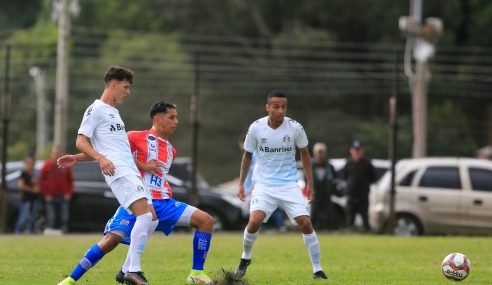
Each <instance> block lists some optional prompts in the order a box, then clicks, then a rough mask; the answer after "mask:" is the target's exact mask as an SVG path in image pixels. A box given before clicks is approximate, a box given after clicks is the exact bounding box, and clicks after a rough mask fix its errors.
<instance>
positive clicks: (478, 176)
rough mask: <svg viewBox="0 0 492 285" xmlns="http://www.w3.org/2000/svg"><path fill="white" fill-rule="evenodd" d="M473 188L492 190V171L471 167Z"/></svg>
mask: <svg viewBox="0 0 492 285" xmlns="http://www.w3.org/2000/svg"><path fill="white" fill-rule="evenodd" d="M469 172H470V179H471V183H472V188H473V190H478V191H491V192H492V171H490V170H487V169H482V168H470V169H469Z"/></svg>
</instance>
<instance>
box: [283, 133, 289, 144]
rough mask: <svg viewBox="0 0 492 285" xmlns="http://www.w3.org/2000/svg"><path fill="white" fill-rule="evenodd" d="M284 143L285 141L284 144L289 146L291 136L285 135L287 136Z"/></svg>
mask: <svg viewBox="0 0 492 285" xmlns="http://www.w3.org/2000/svg"><path fill="white" fill-rule="evenodd" d="M283 141H284V143H286V144H287V143H290V137H289V135H285V136H284V139H283Z"/></svg>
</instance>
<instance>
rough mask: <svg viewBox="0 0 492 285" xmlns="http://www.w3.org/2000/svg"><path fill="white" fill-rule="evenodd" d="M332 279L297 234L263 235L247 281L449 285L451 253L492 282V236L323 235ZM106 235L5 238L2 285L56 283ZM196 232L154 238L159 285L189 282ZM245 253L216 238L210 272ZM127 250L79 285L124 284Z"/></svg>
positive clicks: (147, 257)
mask: <svg viewBox="0 0 492 285" xmlns="http://www.w3.org/2000/svg"><path fill="white" fill-rule="evenodd" d="M318 237H319V241H320V245H321V251H322V253H321V254H322V265H323V267H324V269H325V272H326V273H327V274H328V275H329V277H330V280H329V281H328V282H325V281H320V280H312V271H311V265H310V262H309V257H308V254H307V250H306V248H305V246H304V243H303V240H302V237H301V235H300V234H298V233H292V234H266V233H261V234H260V236H259V238H258V240H257V241H256V244H255V248H254V250H253V259H252V264H251V265H250V267H249V268H248V272H247V274H246V276H245V277H246V278H245V279H246V280H247V282H248V283H249V284H251V285H256V284H258V285H269V284H272V285H273V284H275V285H278V284H303V285H309V284H322V283H326V284H343V285H351V284H361V285H370V284H378V285H381V284H399V285H404V284H409V285H410V284H412V285H416V284H429V285H431V284H432V285H439V284H450V283H453V282H451V281H448V280H447V279H445V278H444V277H443V275H442V273H441V271H440V270H441V267H440V264H441V261H442V259H443V258H444V257H445V256H446V255H447V254H449V253H451V252H462V253H464V254H466V255H467V256H468V257H469V258H470V260H471V263H472V270H471V274H470V276H469V277H468V278H467V279H466V280H464V281H463V282H462V284H480V285H484V284H492V239H491V238H488V237H421V238H398V237H387V236H371V235H330V234H323V233H319V234H318ZM100 238H101V235H68V236H62V237H45V236H15V235H4V236H0V262H1V266H0V284H5V285H7V284H8V285H24V284H26V285H27V284H29V285H31V284H36V285H38V284H39V285H45V284H46V285H49V284H53V285H54V284H57V283H58V282H59V281H60V280H62V279H63V278H65V277H66V275H68V274H69V273H70V272H71V271H72V269H73V267H74V266H75V265H76V263H77V262H78V261H79V260H80V258H81V257H82V255H83V254H84V253H85V251H86V250H87V249H88V248H89V247H90V246H91V245H93V244H94V243H95V242H97V241H98V240H99V239H100ZM192 239H193V234H191V233H190V234H187V233H178V234H174V235H171V236H170V237H165V236H163V235H162V234H160V233H159V234H155V235H154V236H153V237H152V239H151V240H150V243H149V245H148V246H147V249H146V251H145V253H144V255H143V257H142V266H143V269H144V271H145V273H146V275H147V277H148V279H149V281H150V282H151V283H152V284H186V277H187V276H188V273H189V270H190V268H191V261H192V260H191V254H192V248H191V244H192ZM241 250H242V233H239V232H238V233H226V234H215V235H214V237H213V239H212V246H211V249H210V252H209V256H208V259H207V263H206V266H205V270H206V271H207V272H208V273H209V275H210V276H211V277H212V278H213V279H217V278H219V277H220V276H221V275H223V270H225V271H233V270H234V268H235V267H236V265H237V263H238V262H239V259H240V256H241ZM126 251H127V246H125V245H120V246H119V247H118V248H117V249H116V250H115V251H113V252H112V253H110V254H108V255H107V256H105V257H104V258H103V259H102V260H101V261H100V262H99V263H98V264H97V265H96V266H95V267H94V268H92V269H91V270H90V271H89V272H88V273H87V274H86V275H85V276H83V277H82V278H81V279H80V280H79V282H77V284H101V285H107V284H117V283H116V281H114V276H115V274H116V272H118V270H119V269H120V267H121V265H122V263H123V261H124V259H125V256H126Z"/></svg>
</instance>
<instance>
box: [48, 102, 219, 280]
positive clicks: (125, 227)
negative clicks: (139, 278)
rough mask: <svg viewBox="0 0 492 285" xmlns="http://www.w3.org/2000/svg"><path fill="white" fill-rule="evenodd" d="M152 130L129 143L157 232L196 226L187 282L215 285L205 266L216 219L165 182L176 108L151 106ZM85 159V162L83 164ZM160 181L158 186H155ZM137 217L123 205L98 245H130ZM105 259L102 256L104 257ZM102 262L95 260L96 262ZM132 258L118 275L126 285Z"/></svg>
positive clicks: (61, 162)
mask: <svg viewBox="0 0 492 285" xmlns="http://www.w3.org/2000/svg"><path fill="white" fill-rule="evenodd" d="M149 116H150V119H151V120H152V128H150V129H149V130H144V131H130V132H128V140H129V141H130V146H131V150H132V153H133V155H134V160H135V163H136V164H137V167H138V169H139V170H140V172H141V173H142V177H148V178H150V179H145V178H144V179H143V181H144V186H145V187H146V188H149V189H150V190H151V191H152V203H153V206H154V210H155V212H156V215H157V219H158V220H159V225H158V226H157V228H156V231H162V232H163V233H164V234H165V235H169V234H171V232H173V231H174V230H175V228H176V227H177V226H185V227H194V228H195V229H196V231H195V235H194V238H193V263H192V268H191V271H190V274H189V275H188V278H187V282H188V283H190V284H209V285H210V284H213V282H212V279H211V278H210V277H208V275H207V274H206V273H205V272H204V270H203V268H204V264H205V261H206V259H207V255H208V250H209V247H210V242H211V238H212V228H213V218H212V217H211V216H210V215H209V214H207V213H206V212H204V211H201V210H200V209H197V208H195V207H193V206H191V205H188V204H186V203H183V202H179V201H177V200H175V199H173V198H172V190H171V186H170V185H169V183H168V182H167V181H166V177H167V174H168V173H169V168H170V167H171V165H172V162H173V161H174V159H175V157H176V149H175V148H174V147H173V146H172V144H171V142H170V141H169V140H168V139H169V136H171V134H172V133H174V131H175V130H176V128H177V127H178V113H177V110H176V106H175V105H174V104H171V103H167V102H158V103H155V104H153V105H152V107H151V109H150V112H149ZM80 158H81V155H80V154H78V155H65V156H63V157H61V158H59V159H58V161H57V163H58V166H59V167H61V168H65V167H72V166H73V165H75V164H76V163H77V162H78V161H79V159H80ZM83 160H85V159H82V161H83ZM156 182H158V183H156ZM135 220H136V218H135V215H133V214H130V213H128V212H127V211H126V210H125V208H123V207H122V206H120V207H119V208H118V209H117V210H116V213H115V214H114V216H113V217H111V218H110V219H109V220H108V222H107V224H106V227H105V230H104V237H103V238H102V239H101V240H100V241H99V242H98V243H97V245H98V246H99V248H100V249H101V250H102V251H103V252H104V253H105V254H108V253H109V252H111V251H113V250H114V249H115V248H116V247H117V246H118V244H119V243H123V244H129V243H130V241H131V239H130V236H131V232H132V230H133V228H134V226H135ZM102 257H103V256H101V258H102ZM99 260H100V259H97V260H93V263H97V262H99ZM129 262H130V260H129V256H128V255H127V259H126V260H125V263H124V265H123V267H122V268H121V270H120V271H119V272H118V273H117V274H116V281H117V282H118V283H122V284H123V283H124V282H125V280H124V276H125V273H126V272H128V267H129Z"/></svg>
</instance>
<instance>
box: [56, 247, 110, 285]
mask: <svg viewBox="0 0 492 285" xmlns="http://www.w3.org/2000/svg"><path fill="white" fill-rule="evenodd" d="M111 250H112V249H110V250H109V251H111ZM104 255H105V253H104V252H103V251H102V250H101V248H100V247H99V245H98V244H94V245H93V246H92V247H91V248H90V249H89V250H88V251H87V252H86V254H85V255H84V257H83V258H82V259H81V260H80V262H79V263H78V264H77V266H75V268H74V269H73V271H72V273H71V274H70V276H68V277H67V278H65V279H64V280H63V281H61V282H60V283H58V285H72V284H75V283H76V282H77V280H79V278H80V277H82V275H84V274H85V273H86V272H87V270H89V269H90V268H92V267H93V266H94V265H96V264H97V262H99V260H101V258H103V256H104Z"/></svg>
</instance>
